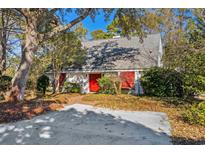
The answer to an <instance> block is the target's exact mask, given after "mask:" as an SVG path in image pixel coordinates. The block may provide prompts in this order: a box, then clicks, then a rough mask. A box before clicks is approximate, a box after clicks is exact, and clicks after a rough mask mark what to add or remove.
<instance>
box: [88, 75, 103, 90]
mask: <svg viewBox="0 0 205 154" xmlns="http://www.w3.org/2000/svg"><path fill="white" fill-rule="evenodd" d="M99 78H101V74H89V87H90V92H98V90H99V89H100V87H99V85H98V81H97V79H99Z"/></svg>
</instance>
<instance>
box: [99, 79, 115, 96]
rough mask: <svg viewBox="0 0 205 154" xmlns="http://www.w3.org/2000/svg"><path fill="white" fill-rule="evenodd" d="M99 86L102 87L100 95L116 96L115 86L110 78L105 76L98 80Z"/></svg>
mask: <svg viewBox="0 0 205 154" xmlns="http://www.w3.org/2000/svg"><path fill="white" fill-rule="evenodd" d="M98 84H99V86H100V90H99V92H100V93H103V94H114V93H115V88H114V86H113V83H112V81H111V79H110V77H108V76H103V77H101V78H100V79H98Z"/></svg>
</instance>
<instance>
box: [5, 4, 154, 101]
mask: <svg viewBox="0 0 205 154" xmlns="http://www.w3.org/2000/svg"><path fill="white" fill-rule="evenodd" d="M99 10H100V9H75V11H76V13H77V14H78V17H77V18H76V19H74V20H72V21H71V22H69V23H67V24H61V23H62V22H61V21H62V18H63V16H62V14H65V13H70V12H71V11H72V9H29V8H26V9H11V11H13V12H14V13H15V14H16V16H18V17H19V20H20V23H19V26H20V27H21V30H22V31H23V32H24V33H23V35H22V40H21V61H20V64H19V67H18V69H17V71H16V73H15V75H14V77H13V79H12V88H11V90H10V95H9V97H10V99H11V100H13V101H20V100H23V98H24V91H25V87H26V82H27V80H28V75H29V70H30V68H31V66H32V63H33V57H34V54H35V53H36V52H37V50H38V49H39V47H40V45H41V44H42V43H43V42H45V41H47V40H48V39H50V38H53V37H55V36H56V35H59V34H60V33H62V32H65V31H67V30H69V29H70V28H72V27H73V26H74V25H76V24H78V23H79V22H81V21H82V20H84V19H85V18H86V17H87V16H90V17H91V18H92V19H94V17H95V15H96V14H98V13H99ZM102 10H103V11H104V13H105V19H108V18H109V16H110V15H111V14H112V13H113V11H115V17H116V18H118V19H119V23H118V26H120V27H121V28H122V31H123V34H124V35H129V34H130V33H132V32H137V33H136V34H137V35H139V36H140V37H142V36H144V35H145V34H146V33H147V29H152V28H153V25H152V26H151V27H149V24H147V23H146V20H145V19H146V16H147V15H148V14H149V12H150V11H151V10H149V9H102ZM56 12H58V13H56ZM62 12H63V13H62ZM125 16H126V17H127V18H126V19H125V18H123V17H125ZM142 21H143V22H142ZM154 26H157V24H156V25H154Z"/></svg>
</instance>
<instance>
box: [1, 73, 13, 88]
mask: <svg viewBox="0 0 205 154" xmlns="http://www.w3.org/2000/svg"><path fill="white" fill-rule="evenodd" d="M11 80H12V77H10V76H0V91H3V92H5V91H7V90H9V88H10V86H11Z"/></svg>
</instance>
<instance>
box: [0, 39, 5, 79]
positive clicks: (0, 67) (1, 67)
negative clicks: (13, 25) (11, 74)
mask: <svg viewBox="0 0 205 154" xmlns="http://www.w3.org/2000/svg"><path fill="white" fill-rule="evenodd" d="M0 52H1V57H0V75H2V74H4V71H5V70H6V45H5V44H4V43H3V42H1V47H0Z"/></svg>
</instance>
